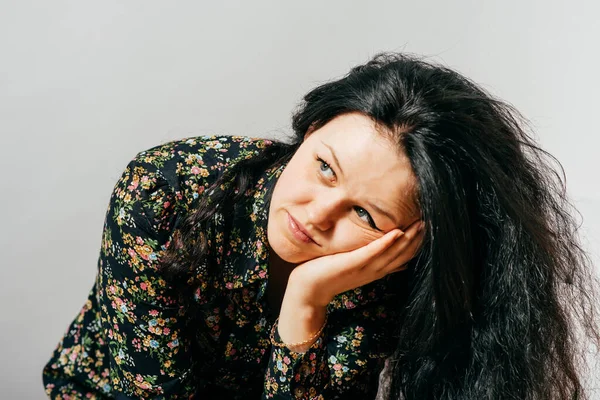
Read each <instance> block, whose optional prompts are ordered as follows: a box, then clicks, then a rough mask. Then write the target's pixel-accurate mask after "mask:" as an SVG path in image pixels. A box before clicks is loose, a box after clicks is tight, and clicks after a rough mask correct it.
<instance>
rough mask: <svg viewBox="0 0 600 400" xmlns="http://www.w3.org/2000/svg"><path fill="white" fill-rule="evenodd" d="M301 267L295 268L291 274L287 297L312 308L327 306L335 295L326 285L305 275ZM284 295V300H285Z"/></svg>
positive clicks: (286, 292) (286, 291)
mask: <svg viewBox="0 0 600 400" xmlns="http://www.w3.org/2000/svg"><path fill="white" fill-rule="evenodd" d="M301 272H302V271H300V270H299V269H295V270H293V271H292V273H291V274H290V277H289V280H288V284H287V288H286V290H285V297H288V299H290V301H292V302H294V303H296V304H297V305H301V306H304V307H306V308H308V309H310V308H317V309H318V308H326V307H327V305H328V304H329V303H330V302H331V301H332V300H333V298H334V297H335V295H333V294H330V293H329V292H328V291H327V290H326V289H325V285H319V284H318V282H315V281H314V280H312V279H310V277H307V276H305V275H306V274H303V273H301ZM285 297H284V301H285Z"/></svg>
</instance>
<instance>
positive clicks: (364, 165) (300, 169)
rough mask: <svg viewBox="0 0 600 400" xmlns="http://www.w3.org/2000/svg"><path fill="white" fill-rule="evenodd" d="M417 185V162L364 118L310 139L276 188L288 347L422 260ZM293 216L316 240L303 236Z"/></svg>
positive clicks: (272, 217) (271, 223) (272, 265)
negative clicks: (353, 292) (331, 310)
mask: <svg viewBox="0 0 600 400" xmlns="http://www.w3.org/2000/svg"><path fill="white" fill-rule="evenodd" d="M415 182H416V179H415V177H414V174H413V172H412V169H411V167H410V163H409V160H408V158H407V157H406V156H405V155H404V154H401V153H400V152H399V151H398V149H397V147H396V146H395V145H394V144H392V143H391V142H390V141H389V140H388V139H387V138H385V137H384V136H383V135H382V134H381V133H380V131H378V130H377V126H376V125H375V123H374V122H373V121H372V120H371V119H370V118H368V117H367V116H365V115H363V114H360V113H348V114H343V115H340V116H338V117H336V118H334V119H333V120H331V121H330V122H329V123H327V124H326V125H324V126H323V127H321V128H320V129H317V130H314V131H312V132H309V133H308V134H307V135H306V136H305V138H304V141H303V143H302V144H301V146H300V147H299V149H298V151H297V152H296V153H295V154H294V156H293V157H292V159H291V160H290V162H289V163H288V165H287V166H286V168H285V169H284V171H283V172H282V174H281V176H280V178H279V179H278V181H277V183H276V186H275V188H274V192H273V196H272V199H271V204H270V208H269V218H268V226H267V236H268V240H269V246H270V247H271V257H270V261H269V274H270V277H269V289H268V293H269V300H270V302H271V304H272V306H273V307H274V308H275V309H279V306H281V307H280V312H279V324H278V330H279V334H280V336H281V338H282V340H284V342H285V343H290V344H291V343H296V342H301V341H304V340H306V339H308V338H310V337H311V336H312V335H313V334H314V332H316V331H317V330H318V329H319V328H320V327H321V326H322V325H323V323H324V319H325V311H326V306H327V304H329V302H330V301H331V300H332V299H333V297H334V296H335V295H337V294H339V293H342V292H344V291H346V290H350V289H353V288H356V287H359V286H362V285H365V284H367V283H370V282H372V281H374V280H376V279H380V278H382V277H384V276H385V275H387V274H389V273H392V272H395V271H398V270H401V269H403V268H404V267H403V265H404V264H406V263H407V262H408V261H409V260H410V259H411V258H412V257H413V256H414V255H415V253H416V251H417V250H418V247H419V245H420V243H421V241H422V223H421V222H420V220H419V214H418V210H417V207H416V205H415V204H414V201H413V193H414V191H413V188H414V187H415ZM289 215H291V216H292V217H293V218H294V219H295V220H296V221H297V222H298V223H299V224H301V225H302V226H303V228H304V229H305V230H306V232H307V233H308V234H309V235H310V236H311V238H312V239H313V240H312V241H309V242H306V241H303V240H299V239H298V238H297V237H295V236H294V234H293V233H292V231H291V230H290V228H289V219H288V218H289ZM315 340H316V338H315ZM310 344H311V343H307V344H306V345H304V346H300V347H299V348H298V349H295V348H292V350H296V351H305V350H306V349H308V347H309V346H310Z"/></svg>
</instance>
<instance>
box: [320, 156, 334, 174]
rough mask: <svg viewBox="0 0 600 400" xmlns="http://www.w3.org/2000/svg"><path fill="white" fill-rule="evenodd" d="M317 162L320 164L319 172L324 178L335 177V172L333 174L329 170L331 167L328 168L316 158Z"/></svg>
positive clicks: (331, 170) (327, 165)
mask: <svg viewBox="0 0 600 400" xmlns="http://www.w3.org/2000/svg"><path fill="white" fill-rule="evenodd" d="M317 159H318V160H319V162H320V163H321V165H320V166H319V169H320V170H321V173H322V174H323V175H324V176H325V177H326V178H332V177H334V176H335V172H333V169H331V167H330V166H329V164H327V163H326V162H325V161H323V160H322V159H321V158H317Z"/></svg>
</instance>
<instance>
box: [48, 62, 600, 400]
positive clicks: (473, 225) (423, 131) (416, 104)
mask: <svg viewBox="0 0 600 400" xmlns="http://www.w3.org/2000/svg"><path fill="white" fill-rule="evenodd" d="M516 118H517V114H516V112H514V111H512V110H511V109H510V107H509V106H507V105H506V104H503V103H502V102H500V101H498V100H495V99H493V98H492V97H491V96H489V95H488V94H486V93H485V92H483V91H482V90H481V89H480V88H478V87H477V86H476V85H474V84H473V83H472V82H470V81H469V80H467V79H466V78H464V77H462V76H461V75H459V74H458V73H456V72H454V71H451V70H449V69H446V68H443V67H440V66H436V65H432V64H429V63H426V62H424V61H422V60H419V59H418V58H416V57H411V56H407V55H402V54H381V55H378V56H376V57H375V58H374V59H373V60H371V61H370V62H368V63H367V64H365V65H362V66H358V67H356V68H354V69H352V70H351V71H350V73H349V74H348V75H347V76H345V77H343V78H342V79H339V80H336V81H333V82H330V83H326V84H324V85H322V86H319V87H317V88H316V89H314V90H312V91H311V92H309V93H308V94H307V95H306V96H305V98H304V102H303V104H302V105H301V107H300V108H299V110H298V111H297V112H296V114H295V115H294V117H293V128H294V132H295V137H294V138H293V140H292V144H284V143H274V142H271V141H268V140H258V139H249V138H243V137H216V136H212V137H197V138H189V139H184V140H180V141H174V142H170V143H166V144H164V145H161V146H157V147H154V148H152V149H149V150H147V151H143V152H141V153H139V154H138V155H137V156H136V157H135V159H134V160H133V161H132V162H131V163H130V164H129V165H128V166H127V168H126V169H125V172H124V173H123V175H122V177H121V179H119V181H118V182H117V185H116V187H115V190H114V191H113V194H112V196H111V201H110V206H109V210H108V212H107V217H106V221H105V226H104V235H103V240H102V248H101V253H100V259H99V273H98V278H97V280H96V284H95V285H94V287H93V289H92V292H91V293H90V296H89V299H88V302H87V303H86V305H85V306H84V308H83V310H82V311H81V313H80V314H79V315H78V317H77V318H76V319H75V321H73V323H72V325H71V327H70V328H69V329H68V331H67V333H66V334H65V337H64V338H63V340H62V341H61V343H60V344H59V346H58V348H57V349H56V351H55V353H54V355H53V357H52V359H51V360H50V361H49V362H48V364H47V365H46V368H45V369H44V382H45V385H46V391H47V393H48V395H49V396H50V397H52V398H65V397H66V398H69V396H70V398H84V397H88V398H94V397H96V398H104V397H107V398H190V397H192V396H193V395H195V397H196V398H213V397H217V396H219V397H221V398H244V399H247V398H325V399H331V398H361V399H365V398H373V397H374V396H375V394H376V392H377V390H378V378H379V374H380V372H381V371H382V368H383V366H384V363H385V360H386V358H389V360H388V364H389V365H388V366H389V368H387V369H386V371H385V374H384V376H383V378H386V379H384V381H387V382H390V384H389V385H386V386H385V387H383V388H382V390H381V393H380V395H381V396H384V397H389V398H403V399H429V398H432V399H433V398H436V399H437V398H439V399H474V398H478V399H479V398H488V399H511V398H514V399H530V398H531V399H533V398H535V399H538V398H539V399H550V398H561V399H562V398H564V399H566V398H584V396H585V393H584V392H583V390H582V383H581V377H580V375H579V374H580V372H579V366H580V363H579V361H580V358H579V352H578V348H577V347H576V346H575V336H574V335H575V332H576V331H575V329H576V327H577V326H579V325H577V324H576V323H577V322H578V323H580V325H581V326H582V327H583V328H584V330H583V332H584V333H586V334H587V336H588V337H589V338H591V339H593V340H594V341H595V343H599V344H600V335H599V334H598V329H597V327H596V326H595V325H594V323H595V321H596V320H595V318H596V315H597V314H596V313H595V310H594V308H593V307H594V306H595V305H594V303H593V300H594V293H595V292H594V291H593V289H594V287H593V284H592V276H591V272H590V268H589V262H588V259H587V258H586V255H585V253H584V252H583V251H582V250H581V248H580V247H579V245H578V243H577V240H576V233H575V231H576V229H575V226H574V222H573V220H572V217H571V216H570V214H569V213H568V208H567V205H568V204H567V203H566V202H565V196H564V193H563V192H562V191H561V185H562V183H561V181H560V179H558V178H556V176H555V175H554V174H553V171H552V169H550V168H549V167H548V166H547V164H546V162H545V160H544V158H543V155H544V154H545V153H543V151H542V150H540V149H539V148H537V147H536V146H535V145H534V144H533V142H532V140H531V139H529V138H528V137H527V135H526V134H525V133H524V132H523V130H522V128H521V127H520V125H519V123H518V120H517V119H516ZM390 356H391V357H390ZM61 396H62V397H61Z"/></svg>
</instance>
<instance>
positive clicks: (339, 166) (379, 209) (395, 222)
mask: <svg viewBox="0 0 600 400" xmlns="http://www.w3.org/2000/svg"><path fill="white" fill-rule="evenodd" d="M321 143H323V145H324V146H325V147H327V148H328V149H329V152H330V153H331V156H332V157H333V161H334V162H335V164H336V166H337V167H338V169H339V170H340V172H341V173H342V176H343V175H344V171H343V170H342V167H341V165H340V161H339V160H338V159H337V157H336V156H335V152H334V151H333V149H332V148H331V146H329V145H328V144H327V143H325V142H324V141H322V140H321ZM367 203H368V204H369V206H371V208H373V209H375V211H377V212H378V213H379V214H383V215H385V216H386V217H388V218H389V220H390V221H392V222H393V223H394V225H396V226H397V225H398V221H396V218H394V216H393V215H392V214H391V213H389V212H387V211H385V210H384V209H382V208H380V207H379V206H377V205H376V204H374V203H372V202H370V201H368V200H367Z"/></svg>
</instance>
